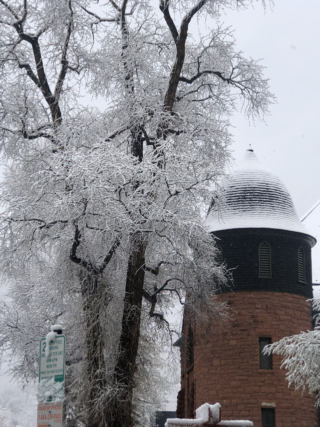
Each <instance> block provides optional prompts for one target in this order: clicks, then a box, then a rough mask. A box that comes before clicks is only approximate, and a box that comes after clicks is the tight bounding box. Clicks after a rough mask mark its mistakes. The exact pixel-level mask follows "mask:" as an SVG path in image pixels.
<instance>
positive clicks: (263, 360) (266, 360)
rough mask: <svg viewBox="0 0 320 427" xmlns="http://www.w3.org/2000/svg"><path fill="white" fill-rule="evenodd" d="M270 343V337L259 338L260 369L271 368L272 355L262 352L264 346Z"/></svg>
mask: <svg viewBox="0 0 320 427" xmlns="http://www.w3.org/2000/svg"><path fill="white" fill-rule="evenodd" d="M269 344H271V338H264V337H263V338H259V353H260V369H272V355H271V354H270V355H269V354H264V353H263V350H264V348H265V346H267V345H269Z"/></svg>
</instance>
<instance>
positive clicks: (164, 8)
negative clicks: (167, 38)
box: [159, 0, 179, 44]
mask: <svg viewBox="0 0 320 427" xmlns="http://www.w3.org/2000/svg"><path fill="white" fill-rule="evenodd" d="M169 2H170V1H169V0H160V5H159V8H160V10H161V12H162V13H163V16H164V19H165V21H166V23H167V25H168V27H169V30H170V32H171V35H172V37H173V40H174V42H175V43H176V44H177V43H178V38H179V33H178V30H177V27H176V25H175V23H174V22H173V19H172V18H171V15H170V12H169Z"/></svg>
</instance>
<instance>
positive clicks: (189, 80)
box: [179, 70, 232, 84]
mask: <svg viewBox="0 0 320 427" xmlns="http://www.w3.org/2000/svg"><path fill="white" fill-rule="evenodd" d="M205 74H214V75H216V76H218V77H220V79H221V80H223V81H224V82H227V83H231V82H232V80H231V79H230V78H227V77H224V76H223V74H222V73H221V72H220V71H213V70H203V71H200V72H199V73H198V74H196V75H195V76H193V77H191V78H190V79H188V78H187V77H183V76H181V77H179V81H180V82H184V83H188V84H192V83H193V82H194V81H195V80H197V79H198V78H199V77H201V76H203V75H205Z"/></svg>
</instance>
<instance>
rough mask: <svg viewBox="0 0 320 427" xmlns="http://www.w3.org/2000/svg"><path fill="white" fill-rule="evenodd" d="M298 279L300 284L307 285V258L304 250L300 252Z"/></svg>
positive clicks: (301, 249) (300, 249)
mask: <svg viewBox="0 0 320 427" xmlns="http://www.w3.org/2000/svg"><path fill="white" fill-rule="evenodd" d="M298 277H299V282H300V283H307V278H306V257H305V252H304V249H303V248H299V250H298Z"/></svg>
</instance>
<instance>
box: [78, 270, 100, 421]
mask: <svg viewBox="0 0 320 427" xmlns="http://www.w3.org/2000/svg"><path fill="white" fill-rule="evenodd" d="M81 279H82V283H81V291H82V297H83V310H84V316H85V327H86V331H85V340H86V349H87V384H86V387H87V390H86V391H87V401H88V406H87V408H88V423H87V427H104V426H105V422H104V421H105V420H104V417H103V416H102V414H103V412H104V406H105V399H104V394H105V389H106V368H105V361H104V340H103V333H102V326H101V323H102V318H103V313H102V311H103V309H104V308H105V307H104V285H103V282H102V280H101V277H100V275H99V274H98V273H96V272H94V271H85V272H84V274H83V275H82V277H81Z"/></svg>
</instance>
